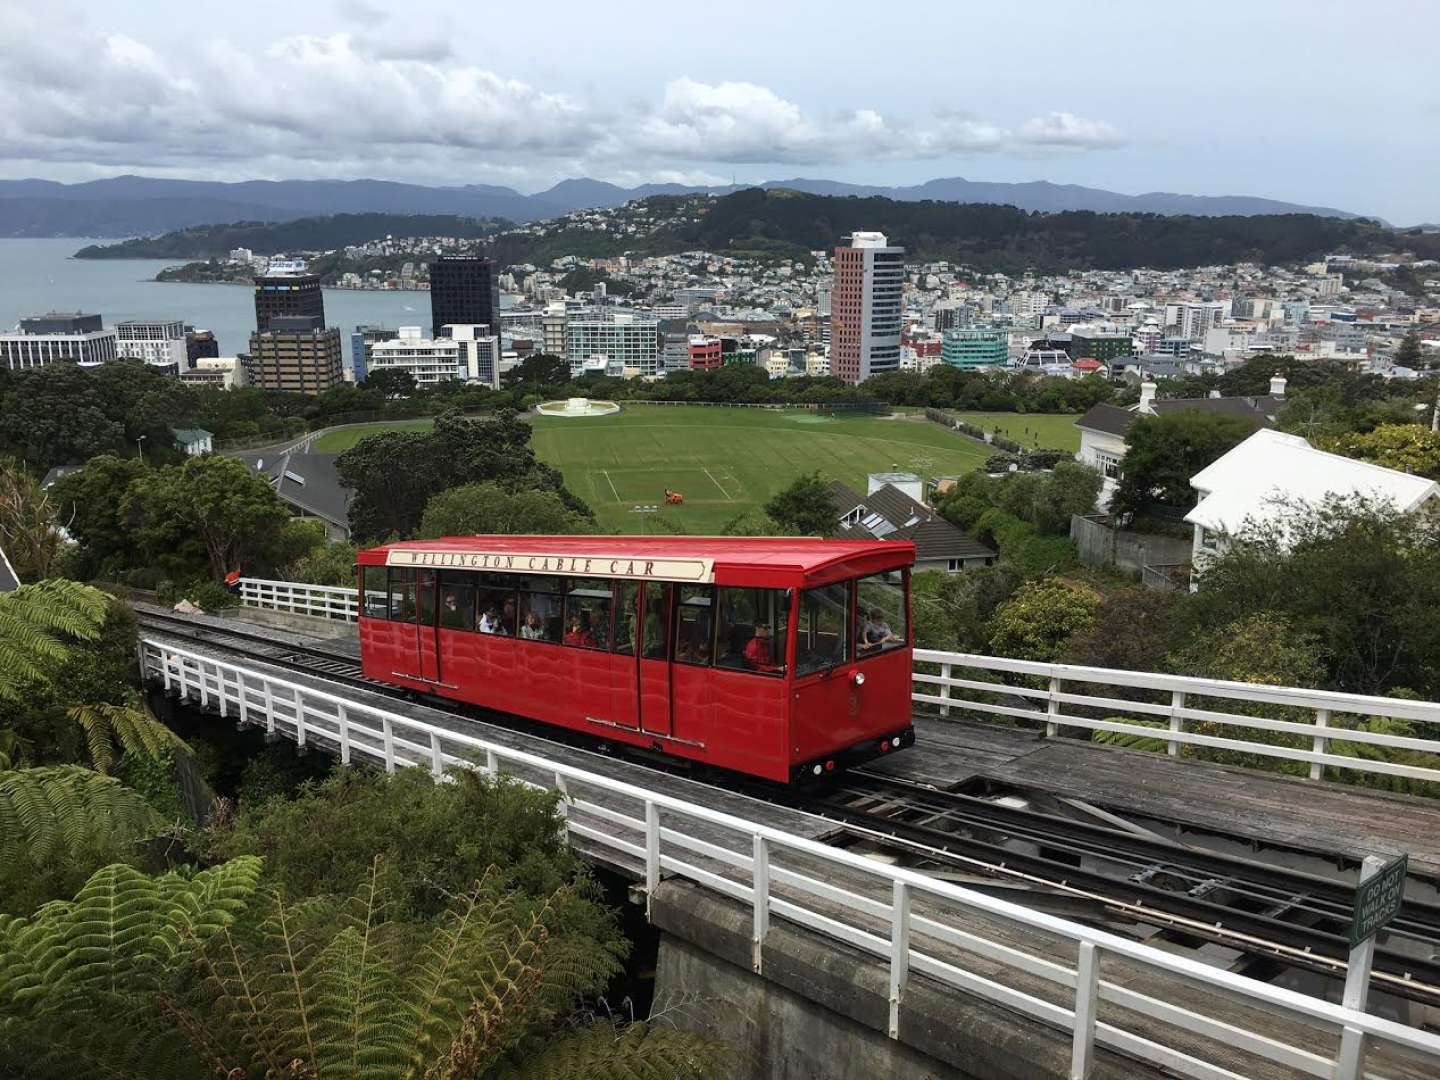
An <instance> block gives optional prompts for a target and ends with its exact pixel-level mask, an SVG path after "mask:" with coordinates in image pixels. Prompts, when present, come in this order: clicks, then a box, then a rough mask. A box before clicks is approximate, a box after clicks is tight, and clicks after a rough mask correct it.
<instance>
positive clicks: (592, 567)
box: [385, 548, 715, 584]
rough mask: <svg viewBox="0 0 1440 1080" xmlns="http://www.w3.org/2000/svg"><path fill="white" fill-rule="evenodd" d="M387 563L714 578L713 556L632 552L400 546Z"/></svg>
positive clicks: (513, 571) (519, 571) (387, 557)
mask: <svg viewBox="0 0 1440 1080" xmlns="http://www.w3.org/2000/svg"><path fill="white" fill-rule="evenodd" d="M385 565H386V566H423V567H433V568H436V569H441V570H499V571H501V572H504V573H510V574H564V575H569V576H572V577H616V578H645V579H653V580H655V581H694V582H698V583H701V584H705V583H708V582H711V581H714V580H715V561H714V560H713V559H637V558H635V557H634V556H631V555H552V554H545V553H542V552H507V553H504V554H500V553H498V552H488V551H424V550H418V549H412V548H399V549H394V550H391V551H389V552H387V553H386V555H385Z"/></svg>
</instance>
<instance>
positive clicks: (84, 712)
mask: <svg viewBox="0 0 1440 1080" xmlns="http://www.w3.org/2000/svg"><path fill="white" fill-rule="evenodd" d="M66 715H67V716H68V717H69V718H70V719H71V720H73V721H75V722H76V723H77V724H79V725H80V727H81V729H82V730H83V731H84V732H85V745H86V747H87V748H88V750H89V752H90V761H91V764H93V765H94V767H95V769H96V771H97V772H102V773H108V772H109V771H110V770H111V769H113V768H114V767H115V762H116V761H118V760H119V759H120V756H121V755H122V754H127V753H130V754H145V755H148V756H150V757H158V756H160V755H161V754H163V753H164V752H165V751H167V750H176V751H180V752H182V753H188V752H189V749H190V748H189V747H188V746H186V744H185V743H184V741H183V740H182V739H181V738H180V737H179V736H178V735H176V734H175V733H174V732H173V731H171V730H170V729H169V728H168V727H166V726H165V725H164V724H162V723H161V722H160V721H159V720H157V719H155V717H154V716H152V715H151V713H150V711H149V709H148V708H146V707H145V706H144V704H143V703H142V702H141V701H140V700H139V699H136V700H135V701H134V703H133V704H129V705H110V704H107V703H105V702H97V703H95V704H93V705H76V706H74V707H73V708H71V709H69V710H68V711H67V713H66Z"/></svg>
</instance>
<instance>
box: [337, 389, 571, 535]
mask: <svg viewBox="0 0 1440 1080" xmlns="http://www.w3.org/2000/svg"><path fill="white" fill-rule="evenodd" d="M530 437H531V428H530V425H529V424H527V423H525V422H524V421H523V420H521V419H519V417H518V416H516V414H515V413H514V412H512V411H510V410H500V411H498V412H497V413H496V414H495V415H494V416H493V417H491V418H488V419H484V420H470V419H466V418H465V417H464V416H462V415H461V414H460V413H459V412H458V411H455V410H451V411H447V412H444V413H441V414H440V415H439V416H438V417H436V419H435V428H434V430H433V431H429V432H420V431H388V432H381V433H380V434H377V435H371V436H368V437H366V438H364V439H361V440H360V442H359V443H357V444H356V445H355V446H354V447H352V448H351V449H349V450H347V451H345V452H344V453H343V454H341V455H340V457H339V459H338V460H337V462H336V468H337V470H338V471H339V474H340V479H341V481H342V482H343V483H345V484H346V485H348V486H349V487H352V488H354V489H355V498H354V499H353V500H352V502H351V503H350V526H351V530H352V532H353V533H354V534H355V537H356V538H357V539H358V540H360V541H361V542H365V541H369V540H380V539H384V538H385V537H388V536H413V535H414V534H415V532H416V530H417V529H419V527H420V521H421V519H422V517H423V516H424V513H425V506H426V504H427V503H428V502H429V501H430V499H431V498H433V497H434V496H435V495H438V494H439V493H440V492H442V491H445V490H447V489H449V488H452V487H458V486H460V485H462V484H470V483H477V482H482V481H491V482H493V483H496V484H499V485H500V486H501V487H503V488H504V489H505V490H507V491H523V490H532V491H552V492H554V493H555V494H557V495H558V496H559V497H560V499H561V500H562V501H563V502H564V503H565V505H567V506H568V507H570V509H571V510H573V511H575V512H576V513H579V514H583V515H585V516H587V517H588V516H590V509H589V507H587V506H586V505H585V504H584V503H583V502H582V501H581V500H580V499H578V498H576V497H575V496H574V495H573V494H571V493H570V491H569V490H567V489H566V487H565V484H564V479H563V477H561V475H560V473H559V472H558V471H557V470H555V469H552V468H550V467H549V466H548V465H544V464H542V463H541V461H540V459H539V458H538V457H536V455H535V450H534V448H533V447H532V446H531V445H530Z"/></svg>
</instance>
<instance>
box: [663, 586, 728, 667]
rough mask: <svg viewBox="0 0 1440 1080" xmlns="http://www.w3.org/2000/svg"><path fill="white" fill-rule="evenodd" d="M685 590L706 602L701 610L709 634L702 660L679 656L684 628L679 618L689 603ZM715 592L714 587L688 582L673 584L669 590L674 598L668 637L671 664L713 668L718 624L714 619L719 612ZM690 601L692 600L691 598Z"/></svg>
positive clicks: (717, 620)
mask: <svg viewBox="0 0 1440 1080" xmlns="http://www.w3.org/2000/svg"><path fill="white" fill-rule="evenodd" d="M687 590H689V591H692V592H695V593H698V594H700V595H702V596H703V597H704V599H705V601H706V603H705V606H704V609H703V610H704V612H705V615H706V617H707V619H708V620H709V623H710V627H709V633H707V634H706V635H705V637H706V641H705V659H704V660H686V659H684V658H683V657H682V656H681V655H680V630H681V628H682V627H683V626H684V621H683V620H682V619H681V618H680V614H681V612H682V611H683V610H684V609H685V607H686V605H687V603H689V602H690V601H687V599H686V597H685V593H686V591H687ZM715 590H716V587H715V586H714V585H694V584H691V583H689V582H676V583H674V586H673V588H672V589H671V595H672V596H673V597H674V602H673V605H672V606H673V609H674V610H673V612H672V614H671V619H670V636H671V638H672V640H671V642H670V656H671V659H672V662H674V663H676V664H684V665H686V666H687V667H703V668H708V667H714V666H715V634H716V628H717V626H718V624H719V619H717V618H716V616H717V615H718V613H719V611H718V608H717V606H716V592H715ZM691 599H692V600H693V597H692V598H691Z"/></svg>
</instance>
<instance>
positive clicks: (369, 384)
mask: <svg viewBox="0 0 1440 1080" xmlns="http://www.w3.org/2000/svg"><path fill="white" fill-rule="evenodd" d="M363 385H364V387H365V389H367V390H372V391H374V392H375V393H377V394H380V395H382V396H383V397H387V398H392V397H401V398H407V397H414V396H415V390H416V383H415V376H414V375H412V374H410V372H408V371H403V370H401V369H400V368H377V369H376V370H374V371H370V372H367V373H366V375H365V382H364V384H363Z"/></svg>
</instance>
